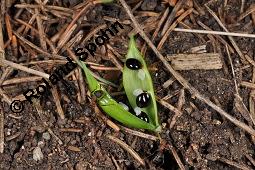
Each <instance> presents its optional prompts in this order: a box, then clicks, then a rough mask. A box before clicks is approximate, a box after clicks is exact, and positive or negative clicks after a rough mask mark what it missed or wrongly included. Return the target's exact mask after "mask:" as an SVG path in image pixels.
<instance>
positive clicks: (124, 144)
mask: <svg viewBox="0 0 255 170" xmlns="http://www.w3.org/2000/svg"><path fill="white" fill-rule="evenodd" d="M106 137H107V138H109V139H110V140H112V141H113V142H116V143H117V144H119V145H120V146H121V147H122V148H123V149H125V150H126V151H127V152H128V153H130V154H131V155H132V156H133V157H134V158H135V159H136V160H137V161H138V162H139V163H140V164H141V165H143V166H145V162H144V160H143V159H142V158H141V157H140V156H139V155H138V154H137V153H136V152H135V151H134V150H133V149H132V148H131V147H130V146H128V145H127V144H126V143H125V142H123V141H121V140H120V139H118V138H116V137H114V136H111V135H107V136H106Z"/></svg>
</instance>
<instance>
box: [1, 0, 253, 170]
mask: <svg viewBox="0 0 255 170" xmlns="http://www.w3.org/2000/svg"><path fill="white" fill-rule="evenodd" d="M197 2H198V4H204V3H206V2H207V1H199V0H197ZM79 3H80V2H79V1H63V2H61V4H60V3H59V4H58V3H52V2H48V4H50V5H56V6H63V7H67V8H70V9H76V8H74V6H75V5H77V4H79ZM138 3H139V1H136V0H134V1H128V4H129V5H130V6H131V7H132V8H134V7H135V6H136V5H137V4H138ZM252 3H253V4H254V3H255V1H249V2H246V3H245V4H244V11H246V10H247V9H248V7H250V5H251V4H252ZM15 4H20V2H19V1H17V2H15V3H12V4H11V5H10V8H9V11H8V13H9V15H10V17H11V24H12V29H13V30H15V31H17V30H18V29H20V27H21V24H19V23H18V22H17V21H16V20H15V19H14V16H15V15H16V13H17V12H18V8H15V7H14V6H15ZM30 4H36V2H34V3H30ZM223 4H224V2H223V1H217V2H214V1H213V2H210V3H209V4H208V6H210V8H211V9H212V10H213V11H215V12H216V13H217V11H218V9H220V10H221V11H222V14H221V17H222V18H221V19H223V21H224V22H223V23H224V24H225V25H226V26H227V27H228V28H229V31H231V32H239V31H241V32H249V33H254V25H255V23H254V22H253V21H252V18H251V16H250V15H249V16H247V17H246V18H244V19H243V20H241V21H237V18H238V17H239V16H240V8H241V2H239V1H238V2H228V3H227V5H226V6H224V5H223ZM201 6H202V5H201ZM76 7H77V6H76ZM167 7H169V5H168V4H167V3H163V1H162V2H160V1H158V2H157V1H154V0H153V1H149V0H148V1H147V0H144V1H142V2H141V4H140V5H138V6H137V9H136V10H135V11H133V12H134V15H135V16H137V18H136V19H137V20H138V21H139V23H140V24H142V25H145V29H144V30H145V32H146V33H147V35H150V36H151V35H152V34H153V32H154V30H155V27H156V26H157V23H158V21H159V20H160V18H161V17H162V13H164V11H165V10H166V8H167ZM79 9H81V8H79ZM183 9H184V10H185V11H186V10H187V9H188V7H185V6H184V7H183ZM195 9H196V10H197V8H196V7H195ZM202 9H203V10H204V11H205V15H198V13H196V12H195V13H193V14H192V16H190V17H186V18H185V19H184V20H183V23H185V24H187V25H189V26H191V27H192V28H197V29H202V28H201V27H200V26H199V25H197V24H196V23H194V21H198V20H200V21H201V22H203V23H204V24H205V25H207V26H208V27H210V28H211V29H213V30H221V29H220V27H219V26H218V24H217V22H216V21H215V20H214V19H213V18H212V17H211V15H209V13H208V12H207V10H206V9H205V8H204V7H203V6H202ZM29 10H32V11H34V8H28V9H24V11H22V13H21V15H20V16H19V17H18V18H20V19H22V20H24V21H25V22H27V23H28V21H29V20H30V18H31V16H32V15H31V13H29V12H28V11H29ZM32 13H33V12H32ZM45 14H46V13H44V12H41V17H42V16H44V15H45ZM47 14H48V15H49V16H50V17H51V19H52V20H47V19H45V20H43V21H44V24H43V27H44V28H47V29H45V30H44V31H45V32H46V35H47V37H48V38H50V37H52V36H53V35H55V34H56V33H57V32H59V31H60V30H61V28H63V25H65V24H69V23H70V22H71V21H72V19H71V16H72V15H71V16H68V15H67V16H65V17H63V18H60V17H57V16H56V15H55V16H54V15H53V14H52V13H51V14H49V13H48V12H47ZM55 14H56V13H55ZM75 14H76V13H75ZM158 14H160V15H158ZM217 14H218V13H217ZM58 15H63V13H59V14H58ZM45 16H46V15H45ZM157 17H159V18H157ZM114 19H118V20H120V21H121V22H122V23H123V25H124V27H125V30H124V31H122V32H121V33H119V34H118V36H115V37H112V38H111V40H110V42H109V44H110V45H111V47H113V48H114V49H115V50H116V51H117V54H120V56H118V55H116V54H115V57H116V59H117V61H119V62H120V61H123V59H124V55H125V52H126V49H127V42H128V36H127V35H128V34H129V33H130V32H132V31H133V27H132V25H131V24H130V23H131V22H130V21H129V18H128V16H127V15H126V13H125V11H124V9H123V8H122V6H121V4H117V3H114V4H109V5H101V4H96V5H92V6H91V7H90V8H89V9H88V12H87V13H86V14H84V15H83V17H82V19H80V20H79V21H78V23H79V24H78V25H77V28H76V29H75V31H74V33H73V34H72V37H74V36H75V35H77V34H78V32H79V31H80V30H83V31H84V32H83V33H82V36H83V37H82V38H83V39H84V38H85V37H86V36H87V35H88V34H89V33H91V32H92V31H94V30H95V29H96V28H97V27H99V26H102V24H105V23H106V24H108V25H110V23H111V22H113V20H114ZM150 19H151V20H152V21H150ZM110 21H111V22H110ZM32 23H33V24H31V25H33V27H34V28H36V29H37V25H36V22H32ZM153 26H155V27H153ZM178 26H180V27H181V26H182V25H181V24H179V25H178ZM3 27H4V29H3V31H4V40H5V42H6V41H7V39H8V36H7V32H6V28H5V25H4V26H3ZM22 33H24V32H21V35H22V36H23V37H25V38H26V39H28V40H29V41H31V42H33V43H34V44H36V45H37V46H40V45H41V43H40V41H39V39H38V38H39V37H38V35H37V36H34V35H35V34H36V33H33V32H32V33H31V32H30V31H29V32H28V33H27V34H22ZM92 35H94V34H92ZM36 37H37V38H36ZM201 37H202V38H199V37H198V36H197V34H196V35H195V34H191V33H180V32H172V33H171V34H170V35H169V37H168V39H167V41H166V42H165V44H164V46H163V48H162V49H161V52H162V54H163V55H164V56H165V55H167V54H176V53H187V51H189V50H190V49H191V48H192V47H196V46H201V45H206V47H207V52H221V53H222V56H223V58H222V59H223V60H224V62H225V63H226V66H225V67H224V68H223V69H221V70H209V71H201V70H189V71H180V73H181V74H182V75H183V76H184V78H185V79H186V80H188V81H189V82H190V83H191V84H192V85H193V86H194V87H195V88H196V89H197V90H198V91H200V92H201V93H202V94H204V95H205V96H207V97H208V98H210V99H211V100H212V101H213V102H215V103H217V104H219V106H220V107H221V108H222V109H223V110H225V111H227V112H228V113H229V114H231V115H233V116H234V117H236V118H237V119H238V120H240V121H243V122H245V123H247V121H246V120H245V119H244V118H243V116H242V114H241V113H239V112H238V111H237V110H236V109H235V107H234V94H235V86H234V82H233V76H232V74H231V67H230V63H229V60H228V58H227V53H226V48H225V46H224V45H223V44H221V43H220V42H219V41H218V40H216V43H215V42H212V41H211V40H210V39H209V38H208V37H207V35H201ZM161 38H162V37H159V36H158V37H156V40H155V42H154V43H155V44H158V42H159V41H160V39H161ZM223 38H224V39H225V40H226V42H227V43H229V44H231V43H230V42H229V40H228V39H227V38H226V37H223ZM235 40H236V42H237V44H238V46H239V48H240V49H241V51H242V52H243V53H245V54H249V56H250V57H251V58H252V59H253V57H254V52H255V51H254V47H255V42H254V39H249V38H239V37H235ZM18 42H19V43H20V40H19V41H18ZM80 42H81V41H76V42H74V45H73V47H75V46H77V45H79V46H83V45H81V44H80ZM85 42H87V41H85ZM137 42H138V46H139V47H140V49H141V47H142V46H143V43H144V42H143V41H142V39H140V38H138V41H137ZM214 43H215V44H214ZM20 44H21V43H20ZM20 44H19V49H18V50H19V52H18V55H16V56H15V52H14V50H13V48H12V47H11V45H9V46H8V47H7V48H6V49H5V50H6V59H7V60H11V61H14V62H16V63H28V62H31V61H38V60H44V61H47V60H49V59H53V58H50V57H49V56H45V55H41V57H42V58H41V59H39V58H38V57H34V56H33V55H32V54H31V51H34V52H35V53H36V54H39V52H37V51H36V50H28V49H26V48H25V47H28V46H27V45H23V46H22V45H20ZM23 44H24V43H23ZM53 45H54V46H55V47H56V46H57V43H53ZM213 45H215V46H216V47H217V48H216V51H215V50H214V49H213ZM40 47H41V46H40ZM30 49H31V48H30ZM28 51H29V52H28ZM109 51H110V50H109V48H106V47H102V48H98V51H97V55H96V56H95V57H94V58H93V57H91V56H90V57H89V58H88V60H87V61H90V62H93V63H97V64H102V65H104V66H112V67H116V65H115V64H116V63H115V62H114V61H113V58H112V57H110V55H109V53H111V52H109ZM48 52H49V53H50V54H51V53H52V51H51V50H50V49H48ZM22 53H23V54H22ZM58 54H60V55H64V54H65V55H68V54H67V53H66V51H65V50H64V48H63V51H61V50H60V52H59V53H58ZM231 57H232V60H233V64H234V68H235V73H236V78H237V82H238V83H240V82H242V81H247V82H250V81H251V80H252V76H253V68H252V65H251V64H248V63H247V62H246V63H243V62H242V61H241V60H240V57H239V56H238V54H237V53H236V52H235V53H233V54H231ZM145 59H146V61H147V63H148V66H149V68H157V70H156V71H152V72H151V73H152V77H153V81H154V86H155V93H156V95H157V96H158V97H159V98H164V97H165V96H167V95H169V96H171V95H172V97H171V98H169V99H168V100H167V102H169V103H170V104H172V105H174V106H175V107H177V103H178V99H179V95H180V92H181V89H182V88H183V87H182V86H181V85H180V84H179V83H178V82H177V81H174V82H173V84H171V85H170V86H168V87H167V88H164V87H163V86H162V85H163V84H164V83H165V82H166V81H167V80H169V79H170V78H172V75H170V74H169V72H168V71H167V70H166V68H165V67H164V66H163V65H162V63H161V62H160V61H159V60H158V59H157V58H156V56H155V55H154V53H153V52H152V51H151V50H150V49H148V50H147V52H146V55H145ZM62 61H65V60H64V59H63V58H62ZM58 65H59V63H55V64H53V65H52V63H51V62H50V63H46V64H38V65H37V66H35V65H33V64H30V65H29V66H28V67H30V68H34V69H38V70H41V71H45V72H46V73H49V74H50V73H51V72H52V66H54V67H56V66H58ZM5 69H6V68H3V67H2V68H1V72H0V73H1V76H2V75H3V73H4V72H5ZM94 71H95V72H97V73H99V75H100V76H102V77H104V78H107V79H108V80H111V81H112V82H114V83H115V84H117V85H119V84H121V72H120V71H101V70H97V69H94ZM75 74H76V73H75ZM73 75H74V73H73ZM77 75H79V73H77V74H76V75H75V76H73V77H72V76H69V80H68V79H66V80H68V81H66V82H67V83H68V84H70V86H71V87H73V88H74V91H73V93H74V95H72V94H70V93H68V92H71V91H72V89H67V87H66V86H64V85H63V83H58V85H57V92H58V95H59V99H60V102H61V106H62V108H63V111H64V114H65V117H66V118H65V119H64V120H61V119H60V117H59V114H58V113H57V110H56V109H57V108H56V104H55V100H54V97H53V96H52V94H51V93H48V94H46V95H44V96H43V97H42V98H40V104H39V105H40V106H41V108H42V110H43V111H44V113H42V114H43V116H42V117H43V120H41V119H40V117H39V116H38V110H37V109H36V107H32V106H31V105H30V104H29V103H26V105H25V110H24V111H23V112H21V113H18V114H15V113H12V112H11V111H10V109H9V105H8V104H7V103H5V102H3V110H4V115H5V116H4V134H5V146H4V153H3V154H0V169H43V168H47V169H86V168H87V169H116V165H115V164H114V161H113V159H114V160H116V161H117V164H118V165H119V166H120V167H121V168H123V169H178V164H177V162H176V160H175V158H174V157H173V155H172V153H171V151H170V150H168V149H167V148H164V149H161V148H160V145H159V142H154V141H151V140H148V139H143V138H140V137H135V136H133V135H130V134H128V133H126V132H119V133H116V132H114V130H113V129H112V128H110V127H109V126H107V125H106V123H105V122H104V121H103V120H102V119H101V118H100V117H99V116H98V115H97V114H96V113H95V111H94V105H93V104H92V102H90V97H89V96H88V95H87V96H86V97H85V98H84V101H82V103H81V104H80V103H79V102H80V101H81V100H82V99H81V100H80V99H77V98H80V96H79V97H78V95H77V92H79V94H81V93H80V89H79V88H80V86H81V85H83V86H84V87H85V89H86V91H87V87H86V84H85V83H84V82H83V83H81V84H77V81H75V80H74V78H75V77H76V76H77ZM27 76H31V75H29V74H28V73H25V72H23V71H12V72H11V73H10V74H9V75H8V76H6V77H5V80H8V79H12V78H17V77H27ZM3 82H4V81H3ZM39 83H40V81H35V82H25V83H20V84H11V85H2V86H1V87H2V89H3V90H4V91H5V92H6V94H7V95H8V96H9V97H10V98H12V97H15V96H17V95H20V94H21V93H23V92H24V91H25V90H27V88H28V87H29V88H36V87H37V85H38V84H39ZM1 84H2V83H1ZM108 90H109V91H110V92H111V93H113V94H116V93H115V92H118V91H122V90H121V88H112V87H109V88H108ZM250 92H251V91H250V89H248V88H246V87H239V93H240V96H241V97H242V98H243V102H244V104H245V105H246V107H247V108H249V102H248V100H249V95H250ZM184 94H185V102H184V104H183V106H182V107H181V111H182V112H183V114H182V115H181V116H180V117H178V118H177V119H176V123H175V125H174V126H173V128H171V129H170V127H169V125H170V123H171V122H172V121H173V116H174V113H173V112H171V111H169V110H168V109H167V108H165V107H164V106H162V105H160V104H158V107H159V109H158V110H159V118H160V121H161V123H162V124H163V125H165V127H164V128H163V132H162V134H161V137H162V139H164V140H165V141H166V142H168V143H171V144H172V145H173V146H174V148H175V149H176V151H177V153H178V155H179V157H180V158H181V161H182V163H183V164H184V166H185V168H186V169H235V168H236V169H238V168H237V167H241V168H242V169H245V168H246V169H247V168H248V169H254V168H255V167H254V166H255V165H254V162H253V161H254V159H253V157H254V139H253V138H252V137H251V135H250V134H248V133H246V132H244V131H243V130H242V129H240V128H238V127H236V126H235V125H233V124H232V123H231V122H229V121H228V120H226V119H225V118H224V117H222V116H220V115H219V114H218V113H217V112H216V111H214V110H213V109H211V108H210V107H209V106H207V105H206V104H204V103H201V102H199V101H197V100H196V99H194V98H193V97H192V96H191V95H190V93H189V92H188V91H186V90H185V93H184ZM115 99H116V100H122V101H126V99H125V96H123V95H115ZM43 122H47V125H48V128H50V129H51V130H52V131H53V132H54V134H55V135H56V136H57V137H59V138H60V140H61V141H62V142H63V144H62V145H60V144H59V142H58V140H56V138H55V137H53V136H52V135H51V134H49V132H48V131H47V128H46V127H45V126H43ZM68 128H69V129H70V128H72V129H75V130H76V132H65V131H64V130H63V129H68ZM253 128H254V126H253ZM148 133H149V132H148ZM107 134H112V135H115V136H116V137H118V138H119V139H121V140H123V141H125V142H126V143H127V144H128V145H130V146H132V148H133V149H134V150H135V151H136V152H137V153H138V154H139V155H140V156H141V157H142V158H143V159H144V160H145V161H146V167H142V166H140V165H139V164H138V162H137V161H136V160H135V159H134V158H133V157H132V156H131V155H130V154H128V153H127V152H126V151H125V150H123V149H122V148H121V147H120V146H119V145H117V144H116V143H114V142H113V141H111V140H109V139H108V138H106V137H105V135H107ZM48 137H49V138H48ZM37 146H39V147H40V148H41V150H42V153H43V159H41V160H40V161H35V160H34V159H33V150H34V149H35V147H37Z"/></svg>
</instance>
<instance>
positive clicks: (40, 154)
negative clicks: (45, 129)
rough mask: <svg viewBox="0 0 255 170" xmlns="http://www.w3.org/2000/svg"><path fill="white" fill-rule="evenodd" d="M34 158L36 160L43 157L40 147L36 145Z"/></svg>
mask: <svg viewBox="0 0 255 170" xmlns="http://www.w3.org/2000/svg"><path fill="white" fill-rule="evenodd" d="M33 159H34V160H35V161H40V160H42V159H43V153H42V150H41V148H40V147H35V149H34V150H33Z"/></svg>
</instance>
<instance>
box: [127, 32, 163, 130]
mask: <svg viewBox="0 0 255 170" xmlns="http://www.w3.org/2000/svg"><path fill="white" fill-rule="evenodd" d="M123 86H124V89H125V92H126V95H127V97H128V101H129V103H130V105H131V106H132V108H134V109H136V110H138V109H137V107H138V108H139V109H140V110H141V111H142V113H146V115H147V116H148V119H149V120H148V122H149V124H151V125H153V126H155V127H156V129H155V131H161V126H160V125H159V121H158V113H157V104H156V99H155V94H154V89H153V83H152V80H151V76H150V73H149V71H148V69H147V66H146V63H145V61H144V59H143V57H142V55H141V53H140V51H139V50H138V48H137V46H136V43H135V39H134V36H131V37H130V41H129V47H128V53H127V55H126V62H125V66H124V70H123ZM137 116H139V113H137Z"/></svg>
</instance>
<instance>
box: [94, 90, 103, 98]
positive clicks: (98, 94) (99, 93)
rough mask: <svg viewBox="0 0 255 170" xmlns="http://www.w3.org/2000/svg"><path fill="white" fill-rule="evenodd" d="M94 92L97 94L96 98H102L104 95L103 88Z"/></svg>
mask: <svg viewBox="0 0 255 170" xmlns="http://www.w3.org/2000/svg"><path fill="white" fill-rule="evenodd" d="M94 94H95V96H96V98H100V97H102V96H103V94H104V92H103V90H97V91H95V92H94Z"/></svg>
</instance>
